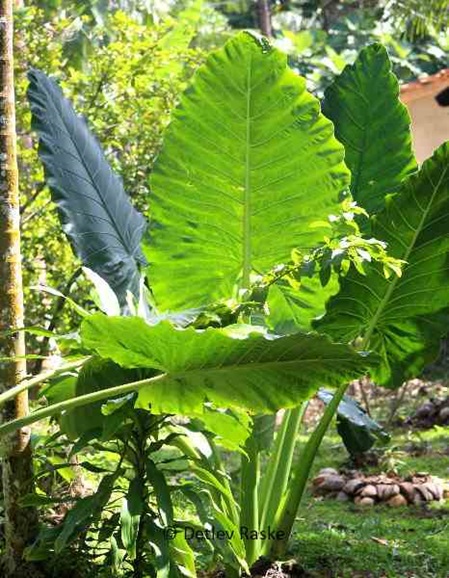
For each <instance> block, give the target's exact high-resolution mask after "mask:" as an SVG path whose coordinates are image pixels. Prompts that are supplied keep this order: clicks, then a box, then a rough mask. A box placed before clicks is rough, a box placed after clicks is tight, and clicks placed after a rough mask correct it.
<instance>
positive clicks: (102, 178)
mask: <svg viewBox="0 0 449 578" xmlns="http://www.w3.org/2000/svg"><path fill="white" fill-rule="evenodd" d="M29 80H30V85H29V89H28V99H29V102H30V106H31V112H32V126H33V128H34V130H35V131H36V132H37V134H38V135H39V156H40V158H41V160H42V162H43V164H44V167H45V175H46V181H47V183H48V185H49V187H50V191H51V194H52V199H53V201H54V202H55V203H56V204H57V206H58V211H59V215H60V218H61V221H62V224H63V229H64V232H65V233H66V235H67V236H68V238H69V240H70V242H71V244H72V247H73V250H74V252H75V254H76V255H77V256H78V257H79V258H80V259H81V261H82V262H83V264H84V265H85V266H86V267H89V269H92V270H93V271H95V273H97V274H98V275H100V277H102V278H103V279H104V280H105V281H106V282H107V283H108V284H109V285H110V287H111V288H112V289H113V291H114V292H115V294H116V295H117V297H118V299H119V302H120V304H121V305H122V306H124V305H125V304H126V294H127V291H128V290H129V291H131V292H132V293H133V294H134V295H135V296H136V297H138V295H139V264H142V265H143V264H145V262H146V261H145V258H144V256H143V254H142V252H141V249H140V242H141V239H142V235H143V233H144V231H145V228H146V223H145V219H144V218H143V216H142V215H141V214H140V213H139V212H138V211H136V209H134V207H133V206H132V204H131V202H130V200H129V198H128V197H127V195H126V193H125V191H124V189H123V184H122V182H121V180H120V179H119V178H118V177H117V175H115V174H114V172H113V171H112V169H111V167H110V166H109V164H108V162H107V160H106V158H105V156H104V153H103V152H102V150H101V147H100V145H99V144H98V142H97V140H96V139H95V137H94V136H93V135H92V134H91V132H90V131H89V128H88V126H87V124H86V122H85V120H84V119H83V118H81V117H80V116H78V115H77V114H76V113H75V111H74V109H73V107H72V105H71V103H70V102H69V101H68V100H67V99H66V98H64V95H63V94H62V91H61V89H60V88H59V86H58V85H57V84H56V82H54V81H53V80H52V79H50V78H49V77H48V76H46V75H45V74H44V73H43V72H40V71H38V70H32V71H31V72H30V73H29Z"/></svg>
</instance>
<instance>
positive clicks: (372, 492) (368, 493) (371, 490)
mask: <svg viewBox="0 0 449 578" xmlns="http://www.w3.org/2000/svg"><path fill="white" fill-rule="evenodd" d="M359 495H360V497H362V498H375V497H376V496H377V488H376V486H373V485H372V484H368V485H367V486H365V487H364V488H363V490H362V491H361V492H360V493H359Z"/></svg>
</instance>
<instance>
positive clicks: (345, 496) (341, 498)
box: [336, 490, 349, 502]
mask: <svg viewBox="0 0 449 578" xmlns="http://www.w3.org/2000/svg"><path fill="white" fill-rule="evenodd" d="M336 500H337V501H338V502H347V501H348V500H349V496H348V494H347V493H346V492H343V490H340V491H339V492H338V494H337V497H336Z"/></svg>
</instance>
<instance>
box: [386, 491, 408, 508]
mask: <svg viewBox="0 0 449 578" xmlns="http://www.w3.org/2000/svg"><path fill="white" fill-rule="evenodd" d="M387 504H388V505H389V506H391V507H392V508H399V507H400V506H406V505H407V504H408V502H407V499H406V498H404V496H402V495H401V494H397V495H396V496H392V497H391V498H390V499H389V500H388V502H387Z"/></svg>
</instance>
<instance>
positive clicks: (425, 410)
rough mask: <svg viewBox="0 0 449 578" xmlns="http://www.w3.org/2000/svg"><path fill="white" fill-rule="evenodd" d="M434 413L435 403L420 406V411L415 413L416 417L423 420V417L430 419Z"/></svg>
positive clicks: (427, 402) (428, 402)
mask: <svg viewBox="0 0 449 578" xmlns="http://www.w3.org/2000/svg"><path fill="white" fill-rule="evenodd" d="M434 411H435V406H434V405H433V403H432V402H430V401H426V403H423V404H422V405H420V406H419V407H418V409H417V410H416V411H415V417H417V418H418V419H422V418H423V417H428V416H429V415H431V414H432V413H433V412H434Z"/></svg>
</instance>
